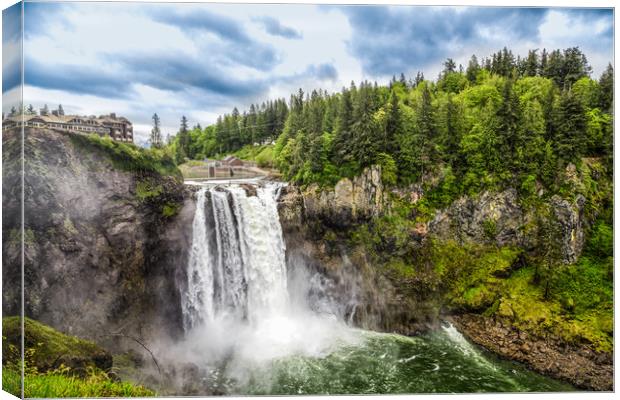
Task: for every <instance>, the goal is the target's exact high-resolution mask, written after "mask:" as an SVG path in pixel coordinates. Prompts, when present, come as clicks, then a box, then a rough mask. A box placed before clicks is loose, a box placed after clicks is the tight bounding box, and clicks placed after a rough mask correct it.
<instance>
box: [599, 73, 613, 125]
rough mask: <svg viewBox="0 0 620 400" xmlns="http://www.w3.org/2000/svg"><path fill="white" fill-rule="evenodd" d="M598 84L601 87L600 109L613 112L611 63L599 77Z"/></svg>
mask: <svg viewBox="0 0 620 400" xmlns="http://www.w3.org/2000/svg"><path fill="white" fill-rule="evenodd" d="M598 83H599V86H600V88H601V95H600V107H601V110H603V111H605V112H608V113H613V105H614V67H612V66H611V63H610V64H608V65H607V69H605V72H603V73H602V74H601V78H600V79H599V82H598Z"/></svg>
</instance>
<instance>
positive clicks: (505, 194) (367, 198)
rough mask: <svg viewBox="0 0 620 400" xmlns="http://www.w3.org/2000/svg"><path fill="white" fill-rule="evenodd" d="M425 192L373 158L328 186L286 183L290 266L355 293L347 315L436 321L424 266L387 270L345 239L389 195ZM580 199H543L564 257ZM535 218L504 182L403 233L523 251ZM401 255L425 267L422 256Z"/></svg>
mask: <svg viewBox="0 0 620 400" xmlns="http://www.w3.org/2000/svg"><path fill="white" fill-rule="evenodd" d="M424 195H425V194H424V191H423V190H422V189H421V188H420V187H419V186H417V185H413V186H411V187H409V188H405V189H402V188H401V189H394V190H388V189H386V188H385V187H384V186H383V184H382V181H381V169H380V167H378V166H374V167H372V168H368V169H366V170H365V171H364V172H363V173H362V174H361V175H360V176H358V177H356V178H355V179H353V180H349V179H347V178H345V179H342V180H341V181H339V182H338V183H337V185H336V186H335V187H334V188H333V189H330V190H319V188H318V187H317V186H310V187H308V188H305V189H302V188H299V187H296V186H289V187H288V188H287V189H286V190H285V192H284V193H283V195H282V196H281V199H280V219H281V222H282V225H283V229H284V236H285V239H286V242H287V256H288V258H289V260H290V262H289V268H291V266H292V265H294V264H295V262H294V260H297V261H299V260H304V261H303V262H305V263H306V264H308V265H311V269H314V270H317V271H321V272H322V273H324V274H325V275H326V276H331V277H333V279H334V280H335V281H336V282H339V284H337V285H336V287H338V289H335V290H334V291H335V292H338V293H341V294H342V293H355V296H356V298H355V299H354V300H352V299H344V300H345V303H347V302H349V303H353V302H355V301H357V302H358V303H359V306H360V309H361V311H362V312H361V313H360V314H358V315H356V316H355V318H354V320H355V321H356V322H357V323H358V325H360V326H363V327H366V328H370V329H379V330H386V331H397V332H400V333H404V334H409V333H412V332H415V331H417V330H419V329H424V327H425V326H428V325H429V324H430V325H435V324H436V322H437V321H436V318H437V316H439V314H440V313H441V308H442V306H443V299H442V298H441V296H442V294H441V293H439V292H438V291H437V290H436V289H437V285H438V283H437V282H432V280H433V279H435V278H433V277H432V273H430V274H427V277H430V278H429V279H428V280H427V279H426V278H425V277H424V274H419V276H416V277H409V278H403V277H401V276H397V277H394V274H392V273H390V271H388V270H386V269H385V268H382V267H381V266H379V265H376V264H375V265H373V262H372V260H371V259H370V258H371V257H370V256H369V254H368V251H367V249H365V248H363V247H362V246H359V245H351V242H352V241H351V240H350V239H351V235H352V232H354V230H355V229H356V228H357V227H360V226H362V225H364V224H370V223H372V222H373V220H374V219H375V218H377V217H381V216H384V215H390V213H391V212H392V209H393V207H394V206H395V203H394V200H395V199H399V200H400V201H403V200H404V201H406V202H409V203H411V204H415V203H417V202H418V201H420V200H421V199H422V198H423V197H424ZM584 204H585V198H584V197H583V196H582V195H580V194H578V195H576V196H575V199H574V200H573V201H569V200H567V199H563V198H560V197H559V196H557V195H556V196H553V197H551V198H550V199H549V200H548V202H547V206H548V208H549V210H550V213H552V214H553V215H554V217H555V219H556V220H557V222H558V225H559V226H560V232H559V233H558V235H559V239H560V242H561V246H560V247H561V256H562V259H563V261H564V262H565V263H567V264H568V263H574V262H575V261H576V260H577V258H578V257H579V255H580V254H581V251H582V248H583V245H584V229H585V225H586V221H585V217H584ZM411 218H414V217H413V216H412V217H411ZM537 224H538V221H537V220H536V217H535V214H534V212H533V210H531V209H527V208H525V207H524V206H522V205H521V204H520V202H519V197H518V193H517V191H516V190H515V189H507V190H504V191H501V192H483V193H481V194H479V195H478V196H476V197H471V196H464V197H461V198H459V199H457V200H456V201H454V202H453V203H452V204H450V205H449V206H448V207H446V208H445V209H441V210H437V211H435V212H434V215H433V217H431V218H430V219H429V218H427V219H422V220H421V221H420V222H418V223H416V224H415V228H413V229H412V230H411V231H410V232H407V235H408V237H409V242H411V243H414V244H415V245H417V246H420V245H421V244H422V243H424V242H425V241H426V240H427V239H431V238H432V239H433V240H435V239H437V240H439V241H454V242H456V243H458V244H462V245H467V244H474V245H475V244H483V245H488V246H497V247H499V248H501V247H503V246H513V247H517V248H520V249H523V250H524V251H525V252H526V253H527V252H533V251H536V248H537V246H538V245H539V243H538V240H539V239H538V236H537V230H538V228H539V227H538V225H537ZM490 231H492V232H490ZM408 262H410V263H412V264H419V265H424V266H423V267H421V268H422V269H424V268H426V269H428V268H430V269H431V270H432V265H428V264H429V262H428V260H409V261H408ZM429 280H430V281H429Z"/></svg>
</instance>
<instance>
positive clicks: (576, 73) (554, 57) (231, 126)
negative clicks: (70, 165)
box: [170, 47, 613, 191]
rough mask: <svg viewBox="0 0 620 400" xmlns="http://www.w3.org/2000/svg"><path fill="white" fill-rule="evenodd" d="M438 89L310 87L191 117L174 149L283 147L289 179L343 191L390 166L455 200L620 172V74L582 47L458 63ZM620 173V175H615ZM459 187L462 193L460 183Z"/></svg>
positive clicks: (393, 175)
mask: <svg viewBox="0 0 620 400" xmlns="http://www.w3.org/2000/svg"><path fill="white" fill-rule="evenodd" d="M443 66H444V68H443V70H442V72H441V73H440V75H439V77H438V78H437V79H436V81H430V80H426V79H425V78H424V75H423V74H422V73H421V72H418V74H417V75H416V77H415V78H414V79H407V78H406V77H405V76H404V74H401V76H400V79H396V77H393V78H392V80H391V81H390V83H389V85H387V86H380V85H377V83H376V82H374V83H371V82H368V81H364V82H361V83H359V84H358V85H356V84H355V83H354V82H352V83H351V84H350V85H349V87H345V88H343V89H342V90H341V91H340V92H339V93H333V94H330V93H327V92H326V91H322V90H314V91H312V92H311V93H304V92H303V91H302V90H301V89H300V90H299V91H298V92H297V93H295V94H293V95H291V96H290V100H289V102H288V105H287V104H286V102H285V101H284V100H283V99H279V100H276V101H273V102H268V103H264V104H263V105H261V107H258V106H254V105H253V106H252V107H250V110H249V111H248V112H244V113H243V114H240V113H239V111H238V110H237V109H236V108H235V109H234V110H233V112H232V113H231V114H229V115H225V116H223V117H220V118H218V120H217V123H216V124H214V125H211V126H208V127H206V128H204V129H202V128H200V127H199V126H197V127H194V128H193V129H191V130H190V129H189V128H188V127H187V120H186V119H185V118H184V122H182V126H181V130H180V131H179V133H178V134H177V135H176V137H175V138H174V139H173V140H172V141H171V143H170V146H171V147H173V148H174V149H175V154H176V156H177V157H176V158H177V161H182V159H184V158H185V157H187V158H190V159H191V158H199V157H204V156H212V155H215V154H223V153H226V152H232V151H235V150H237V149H239V148H241V147H242V146H244V145H246V144H256V143H268V142H271V141H273V140H276V143H275V146H274V157H275V160H274V161H275V163H276V165H277V166H278V168H279V169H280V170H281V171H282V173H283V175H284V177H285V178H286V179H287V180H290V181H294V182H296V183H299V184H310V183H319V184H321V185H333V184H334V183H335V182H337V181H338V180H339V179H340V178H342V177H352V176H355V175H357V174H359V173H360V172H361V171H362V170H363V169H364V168H366V167H368V166H370V165H373V164H380V165H381V166H382V167H383V171H384V179H385V180H386V182H387V183H389V184H401V185H406V184H410V183H413V182H424V181H425V179H428V177H430V176H433V174H437V173H439V172H440V175H441V176H442V177H443V180H444V181H446V182H452V184H450V186H451V187H454V190H462V189H463V188H468V189H469V190H476V188H480V187H481V186H484V187H490V186H494V185H511V186H516V187H520V188H522V189H523V190H526V191H531V190H534V187H535V185H536V183H537V182H540V183H542V184H545V185H553V184H554V182H555V178H556V176H557V173H558V171H560V170H561V168H562V167H563V166H564V165H565V164H567V163H569V162H576V161H578V160H579V159H580V158H581V157H585V156H597V157H605V158H606V160H607V162H608V163H611V162H612V159H611V157H612V150H613V149H612V147H613V122H612V118H613V116H612V114H613V109H612V108H613V67H612V66H611V64H610V65H609V66H608V67H607V69H606V70H605V72H604V73H603V74H602V75H601V77H600V79H598V80H594V79H591V78H590V74H591V67H590V66H589V64H588V61H587V58H586V56H585V55H584V54H583V53H582V52H581V50H580V49H579V48H577V47H573V48H568V49H565V50H553V51H551V52H547V50H544V49H543V50H542V52H539V51H538V50H531V51H529V52H528V55H527V57H525V58H521V57H514V56H513V54H512V52H511V51H510V50H508V49H506V48H504V49H502V50H500V51H498V52H497V53H495V54H493V55H492V56H490V57H488V58H484V59H482V60H481V61H478V58H477V57H476V56H472V57H471V59H470V61H469V63H468V65H467V67H466V68H463V66H458V67H457V66H456V63H455V62H454V61H453V60H452V59H448V60H446V61H445V62H444V64H443ZM610 170H611V169H610ZM457 183H458V184H457Z"/></svg>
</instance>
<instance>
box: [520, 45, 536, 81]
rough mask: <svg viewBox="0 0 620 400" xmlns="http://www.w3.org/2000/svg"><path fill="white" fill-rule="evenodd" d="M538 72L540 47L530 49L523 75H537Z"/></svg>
mask: <svg viewBox="0 0 620 400" xmlns="http://www.w3.org/2000/svg"><path fill="white" fill-rule="evenodd" d="M537 74H538V49H536V50H530V51H529V52H528V53H527V58H526V59H525V67H524V71H523V75H525V76H536V75H537Z"/></svg>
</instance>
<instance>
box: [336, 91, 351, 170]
mask: <svg viewBox="0 0 620 400" xmlns="http://www.w3.org/2000/svg"><path fill="white" fill-rule="evenodd" d="M352 124H353V103H352V101H351V91H350V90H347V89H345V88H343V89H342V99H341V100H340V105H339V107H338V116H337V117H336V127H335V132H334V133H335V135H334V141H333V143H332V160H333V163H334V164H335V165H338V166H340V165H343V164H345V163H347V162H349V161H351V160H352V157H353V154H352V151H351V150H352V149H351V144H352V143H351V142H352V134H351V128H352Z"/></svg>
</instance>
